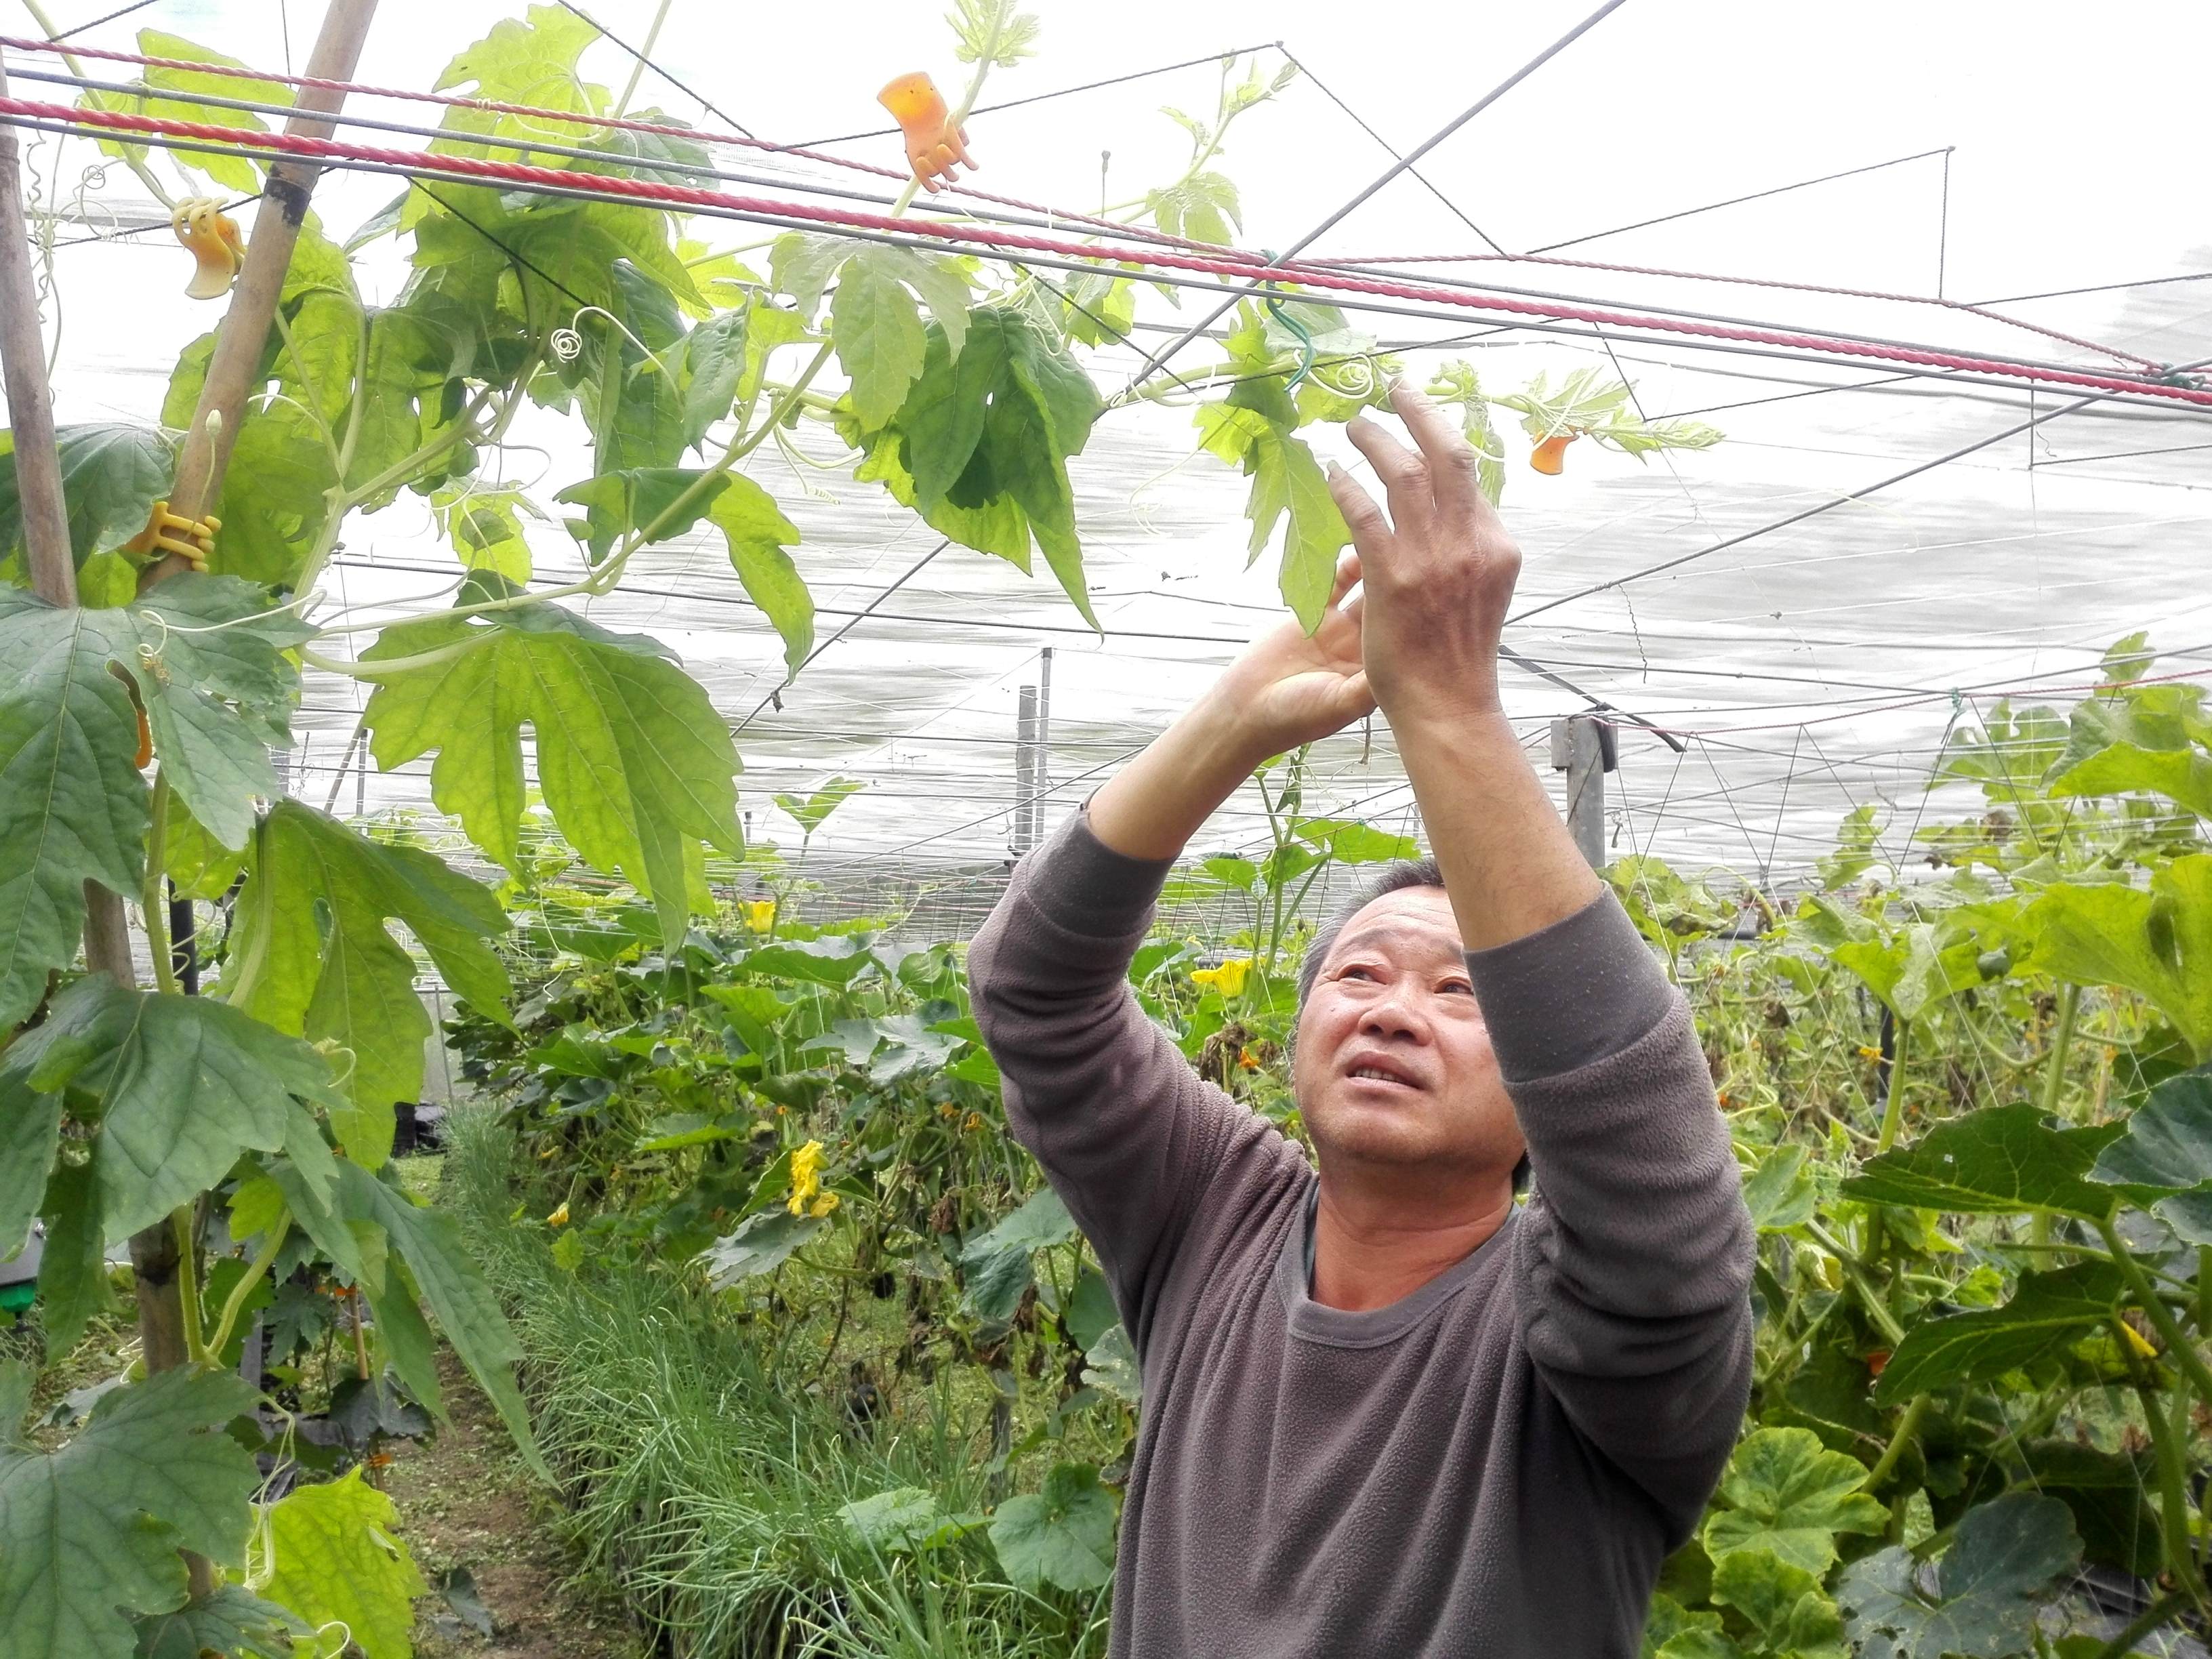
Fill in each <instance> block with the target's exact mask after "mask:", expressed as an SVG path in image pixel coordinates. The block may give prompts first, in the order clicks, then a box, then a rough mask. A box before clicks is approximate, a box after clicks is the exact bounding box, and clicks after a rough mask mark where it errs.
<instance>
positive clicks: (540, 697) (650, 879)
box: [362, 604, 744, 939]
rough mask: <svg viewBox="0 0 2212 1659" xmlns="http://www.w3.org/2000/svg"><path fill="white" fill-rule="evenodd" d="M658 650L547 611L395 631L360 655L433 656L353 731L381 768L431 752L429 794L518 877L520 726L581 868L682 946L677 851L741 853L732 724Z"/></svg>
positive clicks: (393, 682) (405, 671)
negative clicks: (614, 880) (652, 915)
mask: <svg viewBox="0 0 2212 1659" xmlns="http://www.w3.org/2000/svg"><path fill="white" fill-rule="evenodd" d="M659 652H660V647H658V646H657V645H655V644H654V643H653V641H647V640H643V639H641V638H640V637H639V636H636V635H616V634H611V633H609V632H607V631H606V630H605V629H602V628H599V627H598V626H596V625H595V624H593V623H590V622H587V621H586V620H585V619H584V618H583V617H579V616H576V615H574V613H572V612H570V611H564V610H562V609H560V608H559V607H557V606H555V605H542V604H532V605H521V606H518V607H517V608H515V609H513V610H510V611H499V612H495V613H493V614H492V615H491V616H490V617H488V618H486V619H483V620H471V619H468V618H464V617H431V618H428V619H427V620H425V621H422V622H415V623H402V624H400V625H399V626H397V627H394V628H389V629H386V630H385V631H384V633H383V634H382V635H380V637H379V639H378V640H377V642H376V644H375V645H374V646H373V647H371V648H370V649H369V650H368V651H367V652H365V653H363V657H364V659H366V660H368V661H370V662H376V661H381V660H388V659H404V658H408V657H412V656H416V655H418V654H428V655H430V656H431V657H432V660H428V661H423V662H418V663H417V664H416V665H414V666H411V667H399V668H394V669H391V670H387V671H384V672H385V677H384V678H382V680H381V682H380V684H378V686H377V689H376V690H375V692H374V694H373V695H372V696H370V698H369V700H368V708H367V709H366V710H365V711H364V713H363V714H362V720H363V721H364V723H365V724H366V725H367V726H368V728H369V730H370V732H371V733H372V750H373V752H374V755H375V757H376V759H377V763H378V764H379V765H380V766H383V767H384V768H386V769H391V768H392V767H395V766H400V765H404V763H407V762H408V761H410V760H414V759H416V757H419V756H422V755H425V754H428V753H429V752H430V751H431V750H434V749H435V750H437V751H438V754H437V758H436V760H435V762H434V763H432V765H431V770H430V792H431V798H432V799H434V800H435V802H436V803H437V805H439V807H440V808H441V810H442V811H447V812H451V813H453V814H454V815H455V816H457V817H459V819H460V820H461V824H462V827H463V828H464V829H466V830H467V832H468V834H469V836H470V838H471V840H473V841H474V842H476V843H477V846H479V847H481V848H483V849H484V851H485V852H487V853H489V854H490V855H491V856H492V857H494V858H495V859H497V860H499V861H500V862H501V864H503V865H505V866H507V868H508V869H510V870H513V871H515V872H517V873H518V874H519V873H520V872H521V869H522V858H521V847H520V827H521V821H522V811H523V804H524V791H523V765H522V728H523V726H525V725H528V726H531V727H532V730H533V732H534V733H535V735H536V738H537V754H538V783H539V786H540V787H542V788H543V790H544V796H545V804H546V805H547V806H548V807H550V809H551V811H552V814H553V818H554V822H555V823H556V825H557V826H558V827H559V829H560V830H561V833H562V835H563V836H566V837H567V838H568V842H569V844H570V845H571V846H573V847H574V848H575V849H576V851H577V853H578V854H580V856H581V857H582V858H583V859H584V860H586V862H587V863H590V864H592V865H595V866H598V867H599V868H600V869H602V870H608V871H619V872H621V873H622V874H623V875H624V876H626V877H628V878H629V880H630V881H631V882H632V883H633V884H635V885H636V887H637V888H638V889H639V890H640V891H641V892H643V893H645V894H647V896H650V897H651V898H652V900H653V902H654V904H655V905H656V906H657V907H658V908H659V913H660V920H661V927H662V931H663V933H664V935H665V937H666V938H669V939H679V938H681V937H682V936H683V933H684V927H685V922H686V916H687V907H688V895H687V889H686V884H685V878H684V861H685V853H684V848H685V845H686V843H687V842H707V843H708V845H711V846H713V847H715V848H719V849H720V850H721V851H723V852H725V853H727V854H730V855H731V856H732V857H738V856H740V855H742V854H743V851H744V842H743V840H742V838H741V836H740V834H739V831H738V823H737V788H736V784H735V781H734V779H735V775H736V773H737V771H738V757H737V750H736V749H735V748H734V747H733V746H732V744H731V742H730V734H729V729H728V727H727V726H726V725H725V724H724V722H723V719H722V716H721V715H720V714H718V713H716V712H715V709H714V705H713V704H712V703H711V702H708V698H707V694H706V693H705V692H704V691H702V690H700V688H699V687H698V685H697V684H696V683H695V682H693V681H692V680H691V679H690V678H687V677H686V676H685V675H684V672H683V671H682V670H680V669H678V667H676V666H675V665H674V664H672V663H671V662H670V661H668V660H667V659H666V658H665V656H664V655H661V654H659ZM446 653H451V654H450V655H447V654H446Z"/></svg>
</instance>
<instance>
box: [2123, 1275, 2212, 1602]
mask: <svg viewBox="0 0 2212 1659" xmlns="http://www.w3.org/2000/svg"><path fill="white" fill-rule="evenodd" d="M2112 1328H2113V1334H2114V1335H2115V1336H2116V1337H2117V1338H2118V1340H2119V1343H2120V1346H2121V1347H2122V1348H2123V1349H2127V1348H2128V1347H2129V1346H2130V1338H2131V1336H2132V1335H2133V1333H2132V1332H2130V1331H2129V1330H2128V1329H2127V1328H2125V1327H2124V1326H2123V1325H2122V1324H2121V1322H2120V1316H2118V1314H2114V1315H2113V1316H2112ZM2130 1369H2131V1370H2134V1371H2135V1373H2136V1400H2137V1401H2139V1402H2140V1403H2141V1404H2142V1414H2143V1424H2144V1426H2145V1427H2146V1428H2148V1430H2149V1431H2150V1443H2151V1451H2152V1453H2153V1455H2154V1456H2155V1457H2156V1459H2157V1461H2158V1490H2159V1511H2160V1520H2161V1522H2163V1524H2162V1525H2161V1527H2160V1532H2161V1533H2162V1534H2164V1540H2163V1541H2164V1543H2165V1545H2166V1565H2167V1566H2168V1567H2170V1568H2171V1569H2172V1571H2173V1576H2174V1579H2175V1582H2176V1583H2179V1584H2181V1585H2183V1586H2184V1587H2185V1588H2187V1589H2189V1590H2190V1591H2191V1596H2190V1599H2191V1601H2195V1602H2197V1604H2198V1605H2199V1606H2200V1607H2201V1606H2203V1603H2204V1591H2203V1579H2202V1578H2201V1577H2198V1576H2197V1565H2196V1558H2195V1554H2194V1553H2193V1552H2192V1551H2191V1548H2190V1538H2189V1487H2188V1479H2189V1477H2188V1473H2187V1471H2186V1470H2185V1469H2184V1468H2182V1463H2181V1445H2180V1443H2179V1439H2178V1438H2177V1437H2176V1432H2175V1431H2176V1425H2175V1424H2174V1423H2173V1422H2172V1420H2171V1419H2168V1418H2167V1416H2166V1413H2164V1412H2163V1411H2161V1410H2160V1407H2159V1399H2158V1396H2157V1395H2155V1394H2154V1393H2153V1392H2152V1391H2151V1389H2150V1385H2149V1383H2148V1382H2146V1381H2145V1380H2144V1376H2143V1366H2142V1364H2141V1363H2140V1362H2139V1361H2131V1362H2130ZM2174 1392H2175V1394H2176V1395H2177V1397H2178V1401H2177V1403H2178V1404H2179V1407H2180V1411H2179V1413H2177V1415H2179V1417H2180V1419H2181V1422H2180V1425H2179V1429H2180V1433H2181V1434H2182V1435H2186V1434H2187V1432H2188V1424H2189V1419H2188V1415H2187V1413H2188V1409H2189V1395H2188V1391H2187V1390H2186V1389H2176V1390H2175V1391H2174Z"/></svg>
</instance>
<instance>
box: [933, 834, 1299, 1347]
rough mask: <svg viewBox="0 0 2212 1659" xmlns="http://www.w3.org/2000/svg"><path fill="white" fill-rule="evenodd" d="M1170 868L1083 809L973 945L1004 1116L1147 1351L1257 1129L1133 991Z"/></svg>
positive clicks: (1021, 869)
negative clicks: (1205, 1204) (1115, 843)
mask: <svg viewBox="0 0 2212 1659" xmlns="http://www.w3.org/2000/svg"><path fill="white" fill-rule="evenodd" d="M1168 868H1169V866H1168V864H1167V863H1166V862H1164V861H1162V862H1158V863H1154V862H1151V861H1147V860H1139V859H1133V858H1128V857H1126V856H1124V855H1123V854H1119V853H1116V852H1115V851H1113V850H1112V849H1111V848H1109V847H1107V846H1106V845H1105V844H1104V843H1103V842H1100V841H1099V840H1098V838H1097V836H1094V835H1092V834H1091V829H1090V826H1089V824H1088V823H1087V822H1086V821H1085V818H1084V817H1082V815H1080V814H1078V815H1077V816H1076V817H1074V818H1073V819H1071V820H1070V821H1069V822H1068V823H1066V825H1064V826H1063V827H1062V828H1061V829H1060V830H1059V831H1058V832H1057V833H1056V834H1055V835H1054V836H1052V837H1051V839H1049V840H1048V841H1047V842H1045V843H1044V844H1043V845H1042V846H1041V847H1039V848H1037V849H1036V851H1035V852H1033V853H1031V854H1030V855H1029V856H1028V857H1027V858H1025V859H1024V860H1022V862H1021V863H1020V864H1019V865H1018V866H1016V867H1015V870H1014V874H1013V878H1012V881H1011V883H1010V884H1008V886H1007V889H1006V892H1005V893H1004V894H1003V895H1002V896H1000V900H999V902H998V904H997V905H996V906H995V907H994V908H993V910H992V912H991V915H990V916H989V918H988V919H987V921H985V922H984V924H983V926H982V928H981V931H979V932H978V933H976V935H975V941H974V943H973V944H971V945H969V949H968V988H969V997H970V999H971V1000H972V1002H973V1005H974V1007H975V1023H976V1024H977V1025H978V1026H980V1027H981V1030H982V1032H983V1040H984V1042H985V1044H986V1045H987V1047H988V1048H989V1049H990V1051H991V1056H992V1058H993V1059H994V1060H996V1061H997V1062H998V1066H999V1070H1000V1074H1001V1076H1002V1079H1003V1083H1004V1094H1005V1098H1006V1121H1007V1122H1008V1123H1009V1124H1010V1125H1011V1126H1012V1130H1013V1133H1014V1137H1015V1139H1018V1140H1019V1141H1020V1142H1021V1143H1022V1145H1023V1146H1026V1147H1028V1148H1029V1149H1030V1152H1034V1153H1035V1154H1036V1158H1037V1161H1038V1163H1040V1164H1042V1165H1043V1166H1044V1171H1045V1174H1046V1176H1048V1178H1049V1180H1050V1181H1051V1182H1052V1185H1053V1187H1054V1190H1056V1191H1057V1192H1058V1193H1059V1194H1060V1197H1061V1198H1062V1199H1064V1200H1066V1204H1067V1207H1068V1212H1069V1213H1070V1214H1072V1215H1073V1217H1074V1218H1075V1220H1076V1224H1077V1225H1079V1226H1080V1227H1081V1228H1082V1229H1083V1231H1084V1234H1085V1237H1088V1238H1089V1239H1090V1241H1091V1248H1092V1249H1095V1250H1096V1251H1097V1254H1098V1259H1099V1261H1100V1263H1101V1265H1102V1266H1103V1267H1104V1268H1105V1271H1106V1275H1107V1279H1108V1282H1109V1284H1110V1285H1112V1287H1113V1291H1114V1295H1115V1301H1116V1302H1117V1303H1118V1304H1119V1305H1120V1307H1121V1313H1122V1316H1123V1318H1124V1319H1125V1320H1126V1321H1127V1324H1128V1328H1129V1334H1130V1336H1131V1338H1132V1339H1133V1341H1134V1342H1135V1344H1136V1346H1137V1348H1138V1351H1139V1353H1142V1352H1144V1351H1145V1347H1146V1341H1147V1339H1148V1337H1149V1335H1150V1326H1151V1318H1152V1313H1153V1312H1154V1311H1155V1310H1157V1308H1158V1302H1159V1291H1160V1286H1161V1284H1162V1281H1163V1280H1164V1277H1165V1275H1166V1273H1167V1272H1168V1270H1169V1268H1170V1266H1171V1265H1172V1262H1173V1260H1174V1256H1175V1251H1176V1246H1177V1244H1178V1243H1180V1242H1181V1240H1182V1237H1183V1236H1184V1234H1185V1233H1186V1232H1187V1231H1188V1230H1189V1226H1190V1221H1191V1217H1192V1215H1193V1213H1194V1208H1195V1206H1197V1205H1198V1204H1199V1203H1200V1195H1201V1194H1203V1193H1204V1192H1205V1191H1206V1188H1207V1187H1208V1186H1209V1185H1210V1183H1211V1182H1212V1179H1213V1177H1214V1175H1215V1174H1216V1172H1217V1171H1218V1170H1219V1168H1220V1167H1221V1164H1222V1162H1223V1159H1224V1158H1225V1156H1226V1155H1227V1152H1228V1149H1229V1148H1230V1146H1231V1144H1232V1142H1234V1141H1236V1140H1237V1139H1238V1138H1239V1137H1240V1136H1245V1135H1249V1134H1251V1133H1255V1132H1257V1131H1258V1130H1259V1129H1260V1128H1261V1127H1262V1126H1261V1121H1260V1120H1259V1119H1257V1118H1256V1117H1255V1116H1254V1115H1253V1114H1251V1113H1250V1112H1249V1111H1246V1110H1244V1109H1243V1108H1241V1107H1238V1106H1237V1105H1236V1104H1235V1103H1233V1102H1231V1100H1230V1099H1229V1098H1228V1097H1227V1096H1225V1095H1224V1094H1223V1093H1222V1092H1221V1091H1219V1090H1218V1089H1216V1088H1213V1087H1212V1085H1208V1084H1206V1083H1205V1082H1203V1081H1202V1080H1201V1079H1200V1078H1199V1076H1198V1074H1197V1073H1195V1072H1194V1071H1193V1070H1192V1069H1191V1066H1190V1064H1189V1062H1188V1061H1187V1060H1185V1059H1184V1058H1183V1056H1182V1053H1181V1051H1180V1050H1178V1049H1177V1048H1176V1046H1175V1044H1174V1043H1173V1042H1171V1041H1170V1039H1169V1037H1168V1035H1167V1033H1166V1032H1164V1031H1163V1030H1160V1029H1159V1027H1158V1026H1157V1025H1155V1024H1152V1021H1151V1020H1150V1019H1148V1018H1146V1015H1145V1012H1144V1011H1143V1009H1141V1008H1140V1007H1139V1006H1138V1005H1137V1000H1136V998H1135V996H1134V995H1133V994H1132V992H1131V990H1130V988H1129V985H1128V981H1127V973H1128V966H1129V962H1130V959H1131V958H1132V957H1133V956H1134V955H1135V954H1136V951H1137V947H1138V945H1139V944H1140V943H1142V942H1143V939H1144V937H1145V933H1146V929H1147V928H1148V927H1150V926H1151V922H1152V902H1153V900H1154V899H1155V898H1156V897H1157V896H1158V893H1159V890H1160V886H1161V884H1162V882H1163V881H1164V879H1165V878H1166V875H1167V871H1168Z"/></svg>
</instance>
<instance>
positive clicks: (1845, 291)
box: [1308, 253, 2166, 374]
mask: <svg viewBox="0 0 2212 1659" xmlns="http://www.w3.org/2000/svg"><path fill="white" fill-rule="evenodd" d="M1308 263H1310V264H1317V265H1455V264H1528V265H1564V266H1565V267H1567V268H1569V269H1571V270H1603V271H1610V272H1612V273H1613V274H1615V275H1617V276H1676V277H1680V278H1681V279H1682V280H1683V281H1685V282H1692V283H1735V284H1736V285H1738V286H1739V287H1743V288H1771V289H1787V290H1788V291H1790V292H1791V293H1793V294H1832V295H1838V297H1840V298H1843V299H1846V300H1883V301H1889V302H1890V303H1892V304H1895V305H1905V306H1941V307H1943V309H1945V310H1946V311H1959V312H1964V313H1966V314H1967V315H1968V316H1970V317H1979V318H1981V319H1983V320H1984V321H1985V322H1992V323H2002V324H2003V325H2005V326H2006V327H2008V328H2018V329H2025V330H2026V331H2027V332H2028V333H2030V334H2040V335H2041V336H2043V337H2044V338H2045V339H2046V340H2056V341H2057V342H2058V343H2060V344H2061V345H2070V346H2075V347H2078V348H2080V349H2081V350H2084V351H2093V352H2095V353H2097V354H2098V355H2099V356H2104V357H2116V358H2118V360H2119V361H2120V362H2124V363H2133V364H2134V365H2135V366H2136V368H2142V369H2147V370H2148V371H2149V372H2150V373H2152V374H2161V373H2163V372H2164V370H2165V368H2166V365H2165V364H2164V363H2161V362H2159V361H2158V360H2157V359H2155V358H2153V357H2138V356H2136V355H2135V353H2133V352H2132V351H2122V350H2120V349H2118V347H2117V346H2108V345H2102V344H2100V343H2098V342H2097V341H2095V340H2085V339H2082V338H2081V337H2080V336H2079V335H2074V334H2068V333H2064V332H2063V331H2060V330H2058V329H2055V328H2045V326H2044V325H2042V324H2041V323H2032V322H2029V321H2028V320H2027V319H2026V318H2024V317H2012V316H2008V315H2007V314H2006V313H2003V312H2002V311H1991V310H1990V309H1989V307H1986V306H1978V305H1974V304H1972V302H1970V301H1966V300H1946V299H1944V298H1942V296H1940V295H1934V294H1889V293H1885V292H1884V291H1883V290H1881V289H1871V288H1837V287H1834V286H1832V285H1831V284H1829V283H1793V282H1790V281H1788V280H1787V279H1786V278H1784V277H1780V276H1723V275H1720V274H1718V273H1717V272H1714V271H1710V270H1667V269H1665V268H1664V267H1662V266H1659V265H1622V264H1611V263H1609V262H1607V261H1606V260H1603V259H1562V258H1557V257H1555V256H1553V255H1552V254H1548V253H1389V254H1382V255H1370V256H1367V257H1365V258H1357V259H1353V258H1334V257H1332V258H1327V259H1314V260H1310V261H1309V262H1308Z"/></svg>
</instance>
